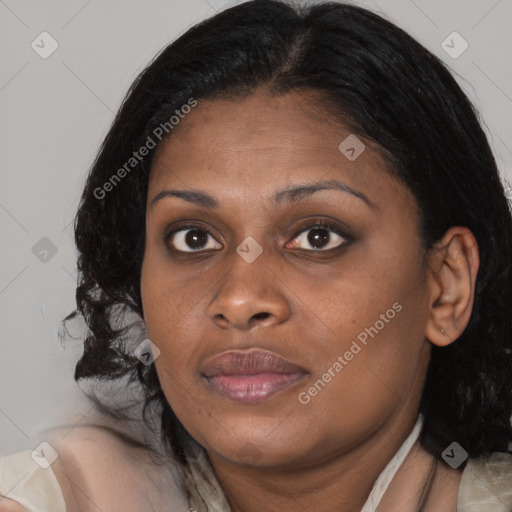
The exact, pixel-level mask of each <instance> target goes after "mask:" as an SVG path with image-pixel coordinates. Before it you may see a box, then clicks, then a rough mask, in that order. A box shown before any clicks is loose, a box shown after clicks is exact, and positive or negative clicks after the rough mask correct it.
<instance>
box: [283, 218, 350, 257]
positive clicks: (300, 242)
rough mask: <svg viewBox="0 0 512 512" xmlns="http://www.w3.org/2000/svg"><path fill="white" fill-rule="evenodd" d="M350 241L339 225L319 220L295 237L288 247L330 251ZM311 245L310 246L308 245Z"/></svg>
mask: <svg viewBox="0 0 512 512" xmlns="http://www.w3.org/2000/svg"><path fill="white" fill-rule="evenodd" d="M347 241H348V237H346V236H345V235H343V233H342V232H341V231H340V229H339V228H338V227H337V226H333V225H332V224H330V223H327V222H325V223H324V222H317V223H316V224H314V225H312V226H308V227H307V228H305V229H304V230H302V232H301V233H300V234H299V235H298V236H297V237H295V238H294V239H293V240H292V241H291V242H290V243H289V244H288V247H291V248H292V249H305V250H313V251H328V250H330V249H335V248H336V247H340V246H341V245H343V244H344V243H346V242H347ZM308 245H309V247H308Z"/></svg>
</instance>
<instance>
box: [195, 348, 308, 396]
mask: <svg viewBox="0 0 512 512" xmlns="http://www.w3.org/2000/svg"><path fill="white" fill-rule="evenodd" d="M202 374H203V376H204V377H205V378H206V380H207V381H208V384H209V385H210V387H211V388H212V389H213V390H214V391H216V392H218V393H220V394H221V395H223V396H225V397H227V398H230V399H231V400H234V401H237V402H243V403H256V402H260V401H262V400H264V399H265V398H268V397H270V396H272V395H274V394H276V393H278V392H279V391H282V390H283V389H286V388H289V387H291V386H293V385H294V384H295V383H297V382H298V381H299V380H301V379H302V378H303V377H304V376H305V375H306V374H307V372H306V370H305V369H304V368H302V367H300V366H297V365H295V364H293V363H291V362H290V361H288V360H286V359H284V358H282V357H280V356H278V355H277V354H274V353H273V352H268V351H263V350H249V351H247V350H246V351H230V352H226V353H224V354H221V355H220V356H218V357H216V358H215V359H213V361H211V362H210V363H208V364H207V365H206V366H205V367H204V369H203V371H202Z"/></svg>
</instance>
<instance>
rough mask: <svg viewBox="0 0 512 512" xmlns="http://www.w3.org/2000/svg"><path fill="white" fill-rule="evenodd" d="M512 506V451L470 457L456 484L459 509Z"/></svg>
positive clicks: (499, 510)
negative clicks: (458, 484)
mask: <svg viewBox="0 0 512 512" xmlns="http://www.w3.org/2000/svg"><path fill="white" fill-rule="evenodd" d="M484 505H485V509H486V512H494V511H496V512H507V511H511V510H512V453H502V452H494V453H492V454H491V455H488V456H483V457H479V458H477V459H469V461H468V462H467V464H466V467H465V469H464V472H463V474H462V479H461V483H460V488H459V506H458V508H457V510H458V511H459V512H473V511H475V512H476V511H479V510H482V507H483V506H484Z"/></svg>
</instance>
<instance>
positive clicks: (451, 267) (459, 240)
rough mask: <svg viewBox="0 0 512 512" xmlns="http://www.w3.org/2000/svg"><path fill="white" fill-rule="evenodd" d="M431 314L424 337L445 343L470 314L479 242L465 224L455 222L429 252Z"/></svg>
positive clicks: (454, 335)
mask: <svg viewBox="0 0 512 512" xmlns="http://www.w3.org/2000/svg"><path fill="white" fill-rule="evenodd" d="M429 264H430V270H429V277H428V279H429V284H430V286H429V289H430V298H429V306H430V314H429V319H428V322H427V327H426V332H425V337H426V338H427V339H428V340H430V341H431V342H432V343H433V344H434V345H438V346H446V345H449V344H450V343H452V342H453V341H455V340H456V339H457V338H458V337H459V336H460V335H461V334H462V332H463V331H464V329H465V328H466V326H467V325H468V323H469V319H470V318H471V313H472V310H473V303H474V297H475V283H476V276H477V273H478V267H479V257H478V244H477V242H476V239H475V237H474V235H473V233H472V232H471V231H470V230H469V229H468V228H466V227H462V226H453V227H451V228H450V229H449V230H448V231H447V232H446V233H445V235H444V236H443V238H442V239H441V240H440V241H439V242H438V243H437V244H436V245H435V247H434V248H432V250H431V252H430V254H429Z"/></svg>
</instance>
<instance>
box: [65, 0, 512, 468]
mask: <svg viewBox="0 0 512 512" xmlns="http://www.w3.org/2000/svg"><path fill="white" fill-rule="evenodd" d="M260 86H266V87H268V88H269V90H270V91H271V93H272V94H275V95H280V94H285V93H286V92H288V91H292V90H295V91H301V90H303V91H308V92H315V93H316V96H315V97H316V98H318V99H317V100H315V101H316V102H317V103H318V105H316V104H315V106H316V107H318V108H319V109H322V110H323V111H325V112H327V113H328V114H329V116H330V117H331V118H332V119H334V120H338V121H340V120H341V121H342V122H343V123H344V124H345V126H347V127H348V128H349V129H350V130H351V131H352V132H353V133H356V134H357V135H360V136H361V137H363V138H365V139H366V140H370V141H373V142H375V143H377V144H378V146H379V147H380V148H381V151H382V154H383V155H384V156H385V158H386V161H387V162H388V163H389V172H391V173H392V174H393V175H394V176H395V177H396V178H397V179H399V180H401V181H402V182H403V183H405V184H406V185H407V187H408V188H409V189H410V190H411V192H412V194H413V195H414V197H415V199H416V201H417V205H418V210H419V221H420V230H421V235H422V239H423V242H424V249H425V251H428V250H429V249H430V248H431V247H432V246H433V244H434V243H435V242H436V241H438V240H439V239H440V238H441V237H442V235H443V234H444V233H445V232H446V230H447V229H448V228H450V227H451V226H454V225H461V226H466V227H468V228H469V229H470V230H471V231H472V232H473V234H474V235H475V237H476V240H477V242H478V246H479V251H480V262H481V264H480V270H479V273H478V277H477V281H476V293H475V301H474V308H473V312H472V316H471V319H470V322H469V324H468V326H467V328H466V329H465V331H464V332H463V334H462V335H461V336H460V337H459V338H458V339H457V340H456V341H455V342H453V343H451V344H450V345H448V346H446V347H438V346H432V352H431V360H430V364H429V368H428V372H427V378H426V383H425V387H424V391H423V395H422V399H421V403H420V411H421V412H422V413H423V415H424V427H423V431H422V434H421V437H420V439H421V443H422V445H423V446H424V448H425V449H427V450H428V451H429V452H430V453H432V454H434V455H435V456H436V457H440V455H441V452H442V451H443V450H444V449H445V448H446V447H447V446H448V445H449V444H450V443H451V442H453V441H457V442H458V443H459V444H460V445H461V446H463V447H464V448H465V449H466V451H467V452H468V454H469V456H470V457H472V458H475V457H479V456H481V455H484V454H489V453H491V452H495V451H498V452H506V451H508V450H509V443H510V442H511V440H512V427H511V422H510V417H511V415H512V354H511V352H512V315H511V313H512V216H511V212H510V209H509V205H508V202H507V199H506V197H505V192H504V187H503V184H502V183H501V181H500V177H499V173H498V169H497V165H496V161H495V159H494V156H493V154H492V151H491V149H490V146H489V143H488V141H487V138H486V136H485V134H484V132H483V130H482V128H481V125H480V121H479V117H478V113H477V112H476V110H475V108H474V107H473V105H472V104H471V103H470V101H469V100H468V98H467V97H466V95H465V94H464V93H463V91H462V90H461V88H460V87H459V86H458V85H457V83H456V81H455V79H454V78H453V76H452V75H451V73H450V71H449V69H448V68H447V67H446V65H445V64H443V63H442V61H440V60H439V59H438V58H437V57H435V56H434V55H433V54H432V53H430V52H429V51H427V50H426V49H425V48H424V47H423V46H421V45H420V44H419V43H418V42H416V41H415V40H414V39H413V38H411V37H410V36H409V35H408V34H407V33H406V32H405V31H403V30H401V29H400V28H397V27H396V26H395V25H393V24H392V23H390V22H389V21H387V20H385V19H384V18H382V17H381V16H379V15H377V14H374V13H372V12H370V11H368V10H365V9H363V8H360V7H356V6H352V5H345V4H341V3H335V2H326V3H321V4H316V5H310V6H302V7H299V6H292V5H288V4H287V3H285V2H283V1H275V0H253V1H248V2H245V3H242V4H240V5H237V6H235V7H232V8H229V9H226V10H225V11H222V12H220V13H218V14H216V15H215V16H213V17H211V18H209V19H206V20H205V21H202V22H201V23H199V24H197V25H195V26H194V27H192V28H191V29H189V30H188V31H187V32H185V33H184V34H183V35H181V36H180V37H179V38H178V39H177V40H175V41H174V42H173V43H171V44H170V45H169V46H167V47H166V48H165V49H163V50H162V51H161V52H160V53H159V54H158V55H157V56H156V57H155V59H154V60H153V61H152V62H151V63H150V64H149V65H148V66H147V67H146V68H145V69H144V71H143V72H142V73H140V75H139V76H138V77H137V79H136V80H135V82H134V83H133V85H132V86H131V88H130V90H129V91H128V93H127V95H126V97H125V99H124V101H123V103H122V105H121V107H120V110H119V112H118V114H117V116H116V118H115V120H114V122H113V124H112V127H111V129H110V131H109V132H108V134H107V136H106V138H105V140H104V141H103V143H102V146H101V148H100V151H99V153H98V156H97V157H96V160H95V162H94V164H93V166H92V168H91V170H90V173H89V175H88V177H87V182H86V184H85V188H84V191H83V195H82V197H81V202H80V205H79V208H78V213H77V216H76V219H75V225H74V229H75V237H76V245H77V248H78V251H79V257H78V271H79V274H78V286H77V290H76V301H77V310H76V311H74V312H73V313H71V314H70V315H69V316H68V317H67V318H66V319H65V320H64V324H66V322H67V321H68V320H70V319H71V318H74V317H77V316H81V317H83V319H84V320H85V322H86V324H87V334H86V337H85V341H84V351H83V355H82V356H81V358H80V360H79V361H78V363H77V365H76V369H75V379H76V380H77V381H79V380H80V379H94V380H95V381H98V380H99V381H113V380H116V379H120V378H121V377H125V378H126V379H127V380H128V381H129V382H132V383H136V385H137V386H139V388H140V389H142V391H143V403H144V408H143V412H144V414H143V417H144V421H145V415H146V412H147V409H146V408H147V407H149V405H150V404H152V406H154V405H156V406H157V410H158V411H159V412H158V417H159V422H160V425H161V436H162V439H161V440H162V441H163V445H164V447H165V450H166V451H167V452H168V453H169V454H174V455H175V456H177V458H178V460H180V461H182V462H183V461H184V460H185V457H184V456H185V453H186V450H187V446H188V443H191V442H192V443H193V442H195V441H193V440H192V438H191V436H190V435H189V434H188V433H187V431H186V430H185V428H184V427H183V426H182V425H181V423H180V422H179V420H178V419H177V417H176V416H175V415H174V413H173V411H172V409H171V408H170V406H169V404H168V402H167V400H166V398H165V396H164V394H163V391H162V389H161V386H160V383H159V379H158V376H157V373H156V370H155V366H154V365H149V366H146V365H144V364H143V363H142V362H141V361H139V359H138V358H137V357H135V356H134V354H133V351H132V350H129V349H128V342H127V339H129V337H130V336H129V332H130V331H129V327H130V326H127V325H116V323H115V322H116V319H117V320H119V315H120V311H123V310H124V311H129V312H131V313H133V314H135V315H137V316H138V317H139V318H140V319H143V317H144V312H143V304H142V300H141V293H140V278H141V265H142V260H143V256H144V244H145V207H146V200H147V190H148V179H149V174H150V171H151V163H152V158H153V155H154V152H155V150H156V148H158V144H156V147H155V148H153V149H151V150H149V152H148V154H147V155H146V156H145V157H144V158H140V159H139V160H137V162H136V165H133V168H132V169H130V170H129V172H128V171H127V172H125V173H122V174H123V179H122V180H117V181H115V182H113V181H112V176H113V175H114V174H115V173H116V171H117V170H118V169H121V168H123V165H124V166H125V167H124V168H125V170H126V162H127V161H130V158H133V157H134V152H136V151H137V150H139V148H141V147H142V146H144V145H145V144H146V143H147V141H148V140H149V139H148V137H150V138H151V137H152V138H154V134H155V131H154V130H155V128H156V127H158V126H162V123H168V124H167V125H168V126H169V119H170V117H171V116H172V115H174V114H175V113H176V112H177V111H178V110H179V109H180V108H181V107H182V106H183V105H186V104H187V103H188V102H190V99H191V98H193V99H195V101H198V102H200V101H201V100H205V99H212V98H220V97H223V98H236V97H244V96H246V95H248V94H250V93H251V92H253V91H254V90H255V89H256V88H258V87H260ZM166 131H168V132H169V133H168V134H166V137H172V130H171V129H168V130H166ZM152 134H153V135H152ZM162 140H165V139H164V138H162ZM132 163H133V161H132ZM118 176H120V174H119V173H118ZM109 180H110V182H109ZM107 182H109V183H111V186H109V187H108V190H109V192H108V194H106V193H104V192H101V191H102V190H103V191H105V190H107V187H106V186H105V184H106V183H107ZM100 196H101V197H100ZM105 409H106V410H108V407H106V408H105Z"/></svg>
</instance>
